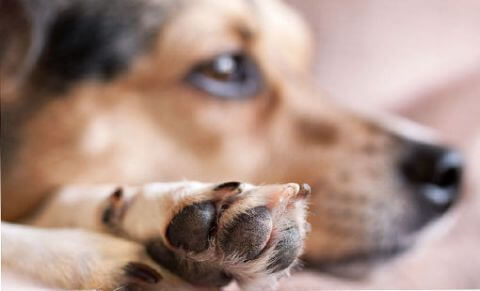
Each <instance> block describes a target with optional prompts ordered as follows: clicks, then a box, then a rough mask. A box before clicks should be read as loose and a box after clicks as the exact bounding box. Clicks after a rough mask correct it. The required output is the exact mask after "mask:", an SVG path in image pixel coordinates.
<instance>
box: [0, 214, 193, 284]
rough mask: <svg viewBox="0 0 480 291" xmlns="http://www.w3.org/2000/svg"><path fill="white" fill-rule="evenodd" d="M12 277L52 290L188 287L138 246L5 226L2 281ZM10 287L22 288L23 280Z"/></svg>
mask: <svg viewBox="0 0 480 291" xmlns="http://www.w3.org/2000/svg"><path fill="white" fill-rule="evenodd" d="M13 275H19V276H20V277H21V278H26V279H28V280H29V282H32V281H33V282H34V283H35V285H38V287H40V286H41V287H47V288H48V287H51V288H66V289H101V290H117V289H118V290H133V289H129V288H137V289H135V290H163V288H167V289H168V288H175V289H177V288H180V289H182V288H184V289H187V288H188V286H187V285H186V284H185V283H182V282H181V281H180V280H179V279H175V278H174V277H173V276H172V275H169V273H168V272H166V271H165V270H164V269H161V268H159V266H158V265H157V264H155V263H154V262H153V261H151V260H150V259H149V258H148V256H147V255H146V254H145V251H144V248H143V246H142V245H140V244H137V243H135V242H131V241H128V240H124V239H121V238H116V237H113V236H110V235H106V234H100V233H92V232H88V231H85V230H78V229H77V230H75V229H67V228H65V229H41V228H36V227H30V226H22V225H16V224H10V223H3V222H2V277H3V278H2V279H3V280H9V278H11V276H13ZM10 281H12V280H10ZM5 284H9V285H12V286H16V288H20V286H21V282H5ZM19 285H20V286H19Z"/></svg>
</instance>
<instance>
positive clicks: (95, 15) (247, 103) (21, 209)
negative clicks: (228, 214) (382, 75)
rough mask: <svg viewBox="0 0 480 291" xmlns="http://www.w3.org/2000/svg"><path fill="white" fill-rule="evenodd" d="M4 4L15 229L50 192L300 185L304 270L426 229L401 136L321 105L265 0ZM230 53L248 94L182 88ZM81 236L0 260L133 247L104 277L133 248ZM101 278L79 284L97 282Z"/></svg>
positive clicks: (60, 236)
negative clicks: (244, 71)
mask: <svg viewBox="0 0 480 291" xmlns="http://www.w3.org/2000/svg"><path fill="white" fill-rule="evenodd" d="M5 2H6V7H7V8H8V12H6V11H7V10H6V9H3V10H4V11H5V12H2V15H1V18H2V20H1V21H2V31H4V32H5V33H2V35H5V39H6V41H5V42H4V43H3V45H2V46H1V47H0V59H1V60H2V71H1V73H2V108H1V110H2V112H1V114H2V116H1V117H2V136H1V139H2V140H1V141H2V190H3V191H2V219H3V220H8V221H18V220H20V219H22V218H25V217H28V215H31V214H32V213H33V211H34V210H35V209H36V208H38V206H39V205H41V204H42V203H49V202H45V201H46V200H45V198H46V197H47V196H50V195H51V194H52V193H55V192H56V191H57V189H58V187H60V186H65V185H73V184H91V185H94V184H97V183H113V184H115V185H127V184H135V185H139V184H144V183H149V182H151V181H176V180H182V179H189V180H200V181H205V182H218V181H228V180H241V181H248V182H251V183H261V184H263V183H286V182H290V181H298V182H302V183H303V182H306V183H309V184H310V185H312V188H313V192H312V197H311V201H310V205H311V206H310V209H311V210H310V215H309V219H308V220H309V223H310V224H311V233H310V234H309V235H308V236H307V239H306V241H305V257H304V258H305V260H306V261H307V262H309V263H312V264H313V265H317V266H319V265H321V266H330V265H334V264H336V263H339V262H349V261H353V260H357V259H362V258H367V257H372V256H373V257H375V256H378V255H380V256H382V255H384V254H386V253H395V252H396V251H398V250H400V249H402V248H403V247H404V246H405V245H406V244H408V243H409V242H410V240H411V238H412V233H414V231H416V230H418V229H419V228H420V227H421V226H423V225H424V224H426V223H427V222H428V221H430V218H431V217H430V216H429V215H428V214H427V215H426V214H425V209H423V208H422V206H421V205H420V204H418V203H417V200H416V198H415V197H414V195H415V194H414V193H413V191H412V190H411V189H410V187H409V185H408V183H406V182H405V181H404V179H403V178H402V177H401V175H400V174H399V170H398V164H399V162H400V160H401V159H402V158H403V157H404V156H405V154H406V153H407V151H408V150H409V148H410V147H411V145H412V143H414V142H413V141H412V139H411V138H410V137H405V136H404V135H402V134H400V132H397V131H392V130H390V129H387V128H386V126H385V123H384V124H380V123H379V122H378V121H377V120H373V119H370V118H367V117H365V115H360V114H357V113H353V111H352V110H347V109H343V108H341V107H340V106H338V105H336V104H334V103H332V102H331V101H328V100H326V99H325V98H324V97H323V96H322V95H323V94H322V93H321V92H320V91H319V90H318V89H316V88H315V87H314V86H313V84H312V80H311V75H310V74H311V72H310V64H311V55H312V51H311V44H310V35H309V33H308V30H307V29H306V28H305V25H304V23H303V22H302V20H301V19H300V18H299V17H298V16H297V15H296V14H295V13H294V12H292V11H291V10H289V9H288V8H287V7H285V6H284V4H282V3H281V2H278V1H271V0H262V1H246V0H235V1H213V0H201V1H200V0H199V1H170V0H164V1H131V0H130V1H129V0H121V1H120V0H119V1H114V2H110V1H103V2H102V1H93V0H88V1H83V0H72V1H69V2H64V1H49V2H48V4H46V3H41V2H38V3H37V2H35V1H28V0H25V1H14V0H8V1H5ZM4 14H5V15H4ZM231 52H234V53H241V54H242V55H246V56H249V57H251V59H252V60H253V62H254V65H255V66H257V67H258V68H259V71H260V73H261V76H257V77H258V79H260V82H261V86H260V87H259V88H258V90H256V92H255V94H251V96H239V98H237V99H238V100H235V99H232V98H225V97H222V96H214V94H209V93H208V90H207V91H205V90H202V89H199V88H198V86H195V85H194V84H193V85H192V82H191V81H190V79H189V78H188V76H189V74H190V72H191V71H192V70H193V69H194V68H198V66H199V64H203V63H204V62H205V61H208V60H210V59H212V58H214V57H215V56H218V55H220V54H224V53H231ZM93 192H95V191H93ZM61 193H63V192H61ZM79 195H83V194H79ZM102 201H103V200H102ZM182 203H183V204H182V206H185V205H187V204H188V203H187V202H182ZM55 211H60V210H59V209H58V208H57V209H56V210H55ZM137 215H138V216H139V217H138V219H139V221H142V219H143V218H142V214H141V213H139V214H137ZM53 217H57V216H55V215H54V216H53ZM72 217H77V216H76V215H73V214H72ZM78 217H83V218H85V216H78ZM165 217H170V218H171V216H168V215H167V214H165ZM72 219H73V220H74V218H72ZM299 219H300V220H301V215H300V216H299ZM38 221H40V220H38ZM38 221H37V223H38V224H39V225H42V223H39V222H38ZM33 223H34V224H35V220H33ZM47 225H51V224H48V223H47ZM56 225H60V226H69V225H75V226H77V224H75V223H72V222H71V221H70V222H68V223H60V224H56ZM140 225H141V223H140ZM3 228H6V230H5V234H4V233H3V232H2V240H3V237H4V236H5V237H8V239H9V241H8V242H3V243H4V244H8V243H9V242H10V240H11V242H10V243H11V244H17V246H20V245H18V242H16V239H15V238H16V237H18V238H19V240H20V241H21V240H28V239H29V234H35V233H37V232H38V233H40V232H41V231H40V230H38V229H34V228H27V229H24V228H23V227H21V226H14V225H7V226H3ZM86 228H89V227H86ZM140 228H141V227H140ZM97 230H98V229H97ZM302 231H303V230H302ZM83 235H84V236H83ZM89 235H90V234H89V233H83V232H82V236H81V237H82V238H81V239H80V240H81V241H83V240H90V238H89ZM91 235H92V237H91V240H92V241H95V243H85V244H83V246H84V247H85V248H86V250H83V248H84V247H83V246H82V243H81V242H79V243H78V245H69V246H68V247H67V246H64V245H62V246H61V247H59V246H58V245H57V244H59V243H60V242H61V241H62V240H75V239H76V238H75V237H78V236H79V234H78V233H75V232H74V231H70V232H69V230H65V231H63V230H62V231H53V230H52V231H46V232H45V233H42V234H39V237H43V238H44V239H43V240H42V239H39V241H37V242H36V244H37V246H36V248H35V252H42V255H37V254H36V253H33V251H32V250H25V249H15V250H14V251H12V252H11V253H8V254H9V255H15V260H27V261H28V264H30V266H31V267H32V268H35V269H36V268H37V267H36V266H37V264H38V265H43V262H42V260H48V257H46V256H47V255H45V253H46V252H47V251H46V250H49V251H48V252H50V250H51V252H54V251H53V250H55V249H60V254H61V255H65V254H66V253H68V254H69V255H68V257H69V258H71V261H69V264H73V263H72V262H73V261H75V260H76V259H77V258H78V257H79V256H81V255H83V254H84V253H85V252H89V253H91V254H94V253H96V252H98V253H102V254H103V249H104V248H105V246H104V244H118V245H119V247H118V249H115V250H113V251H114V252H116V253H115V255H118V254H119V253H122V252H124V249H128V248H131V249H135V251H132V250H125V253H126V254H127V255H126V256H121V257H122V259H121V260H119V261H116V262H115V263H112V264H110V265H112V268H117V267H118V268H120V266H122V264H125V263H126V262H128V261H131V260H132V257H133V255H131V254H132V252H137V249H138V246H137V245H136V244H135V245H129V244H127V242H124V241H118V243H117V240H118V239H114V238H110V237H109V236H108V237H107V236H102V235H99V234H91ZM71 236H73V237H71ZM109 240H111V242H110V241H109ZM21 246H24V245H21ZM42 250H43V251H42ZM2 255H3V254H2ZM97 259H98V258H97ZM137 260H140V259H137ZM141 260H142V261H145V260H147V261H148V260H149V259H148V258H144V257H143V256H142V258H141ZM3 261H4V257H2V264H3ZM100 261H101V260H100ZM120 261H121V262H120ZM59 264H60V263H59ZM92 264H93V263H92ZM106 265H108V264H106ZM63 267H64V268H66V270H69V268H70V267H72V266H71V265H68V264H67V265H66V266H63ZM72 268H73V267H72ZM35 269H33V270H32V271H31V272H30V273H36V272H37V273H38V272H39V270H35ZM92 270H95V271H97V269H92ZM65 272H68V271H65ZM104 275H105V274H104V273H102V274H95V278H94V279H89V280H90V281H89V282H88V284H99V285H101V286H111V285H108V284H107V285H103V284H104V280H106V279H105V277H104ZM162 275H163V276H165V275H164V274H163V273H162ZM40 277H41V276H40ZM42 279H46V278H42ZM47 279H48V278H47ZM68 280H71V278H68V279H67V281H66V282H68ZM108 280H110V278H109V279H108ZM46 281H48V282H50V283H52V281H53V283H58V284H60V285H61V286H64V287H65V286H68V284H67V283H65V282H61V283H59V282H58V281H55V280H46ZM72 281H73V280H72ZM170 281H171V282H173V281H175V280H173V279H172V280H170ZM82 284H83V283H79V285H76V286H82V287H84V286H86V285H88V284H86V283H85V284H84V285H82ZM109 284H110V282H109ZM179 284H180V283H179ZM88 286H92V285H88Z"/></svg>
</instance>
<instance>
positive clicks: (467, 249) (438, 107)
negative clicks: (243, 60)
mask: <svg viewBox="0 0 480 291" xmlns="http://www.w3.org/2000/svg"><path fill="white" fill-rule="evenodd" d="M286 2H288V3H289V4H290V5H292V6H293V7H295V8H296V9H297V10H298V11H299V12H300V13H301V14H302V15H303V16H304V17H305V18H306V20H307V22H308V23H309V24H310V26H311V27H312V28H313V31H314V36H315V45H316V51H315V54H316V59H315V74H316V80H317V82H318V84H319V86H321V87H322V88H324V89H325V90H326V91H327V92H328V93H329V95H330V96H331V97H333V98H335V99H337V100H340V101H345V102H362V103H363V104H365V103H367V104H369V105H370V106H375V107H377V108H380V109H382V110H389V111H392V112H395V113H399V114H401V115H404V116H406V117H409V118H411V119H413V120H415V121H417V122H420V123H422V124H425V125H428V126H430V127H433V128H435V129H437V130H439V131H440V133H441V134H442V135H443V136H444V137H445V138H446V140H447V142H449V143H451V144H452V145H454V146H456V147H459V148H461V149H462V150H463V152H464V155H465V160H466V162H467V179H466V181H465V186H464V192H465V195H464V197H463V201H462V203H460V205H459V207H458V209H457V210H458V211H457V213H456V215H457V217H456V222H455V224H454V226H453V228H451V229H450V230H448V231H447V233H446V235H444V236H443V237H442V239H440V240H432V241H429V242H424V243H423V244H422V245H421V246H420V247H418V248H417V249H416V250H415V251H414V252H411V253H408V254H407V255H405V256H403V257H400V258H399V259H397V260H395V261H393V262H391V263H390V264H388V265H386V266H384V267H382V268H379V269H378V270H377V271H375V272H374V273H373V274H372V275H371V276H370V277H369V278H367V279H366V280H364V281H360V282H351V281H348V280H347V281H345V280H338V279H335V278H333V277H329V276H328V275H324V276H322V277H318V275H314V274H312V273H304V274H301V275H299V276H296V277H294V278H292V279H289V280H285V281H284V283H282V288H283V290H292V288H296V289H298V288H300V289H320V288H321V289H349V288H382V289H391V288H415V289H418V288H428V289H436V288H440V289H444V288H480V277H479V276H478V275H479V274H480V273H479V270H480V251H479V246H480V190H479V189H480V174H479V173H480V1H477V0H402V1H393V0H363V1H351V0H335V1H327V0H295V1H294V0H288V1H286Z"/></svg>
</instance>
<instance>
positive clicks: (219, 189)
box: [129, 182, 310, 286]
mask: <svg viewBox="0 0 480 291" xmlns="http://www.w3.org/2000/svg"><path fill="white" fill-rule="evenodd" d="M177 191H178V193H177V194H178V197H175V198H174V203H173V204H171V206H172V207H173V209H174V211H173V212H172V213H171V216H170V217H171V218H170V219H169V221H168V223H167V224H166V227H165V230H164V231H163V232H162V233H159V234H161V235H158V234H157V235H156V236H155V235H154V236H151V237H150V238H149V239H148V240H146V242H147V251H148V253H149V254H150V256H151V257H152V258H153V259H154V260H155V261H156V262H158V263H159V264H161V265H162V266H164V267H165V268H167V269H169V270H170V271H171V272H173V273H175V274H177V275H179V276H180V277H182V278H183V279H185V280H186V281H188V282H190V283H193V284H196V285H202V286H223V285H226V284H227V283H228V282H229V281H230V280H231V279H236V280H237V281H238V282H240V283H248V282H251V281H254V280H256V279H261V278H265V277H270V278H272V279H276V278H278V277H280V276H281V275H283V274H285V273H287V272H288V270H289V269H290V267H291V266H293V265H295V264H294V263H295V261H296V260H297V258H298V256H299V255H300V254H301V252H302V247H303V240H304V238H305V234H306V230H307V223H306V220H305V216H306V210H305V208H306V199H305V198H306V197H307V196H308V195H309V193H310V189H309V187H308V185H303V186H299V185H298V184H293V183H291V184H283V185H266V186H252V185H249V184H241V183H237V182H229V183H223V184H220V185H213V186H212V185H208V186H205V185H202V186H201V187H193V188H188V189H185V188H184V189H182V188H179V189H177ZM190 194H192V195H190ZM159 197H160V196H159ZM159 199H161V198H159ZM163 201H164V203H165V202H166V200H163ZM170 202H172V201H170ZM154 204H155V203H151V205H154ZM145 206H146V205H145ZM143 210H144V214H145V213H149V210H146V208H143ZM129 211H130V210H129ZM129 215H132V214H129ZM138 215H141V214H140V213H138Z"/></svg>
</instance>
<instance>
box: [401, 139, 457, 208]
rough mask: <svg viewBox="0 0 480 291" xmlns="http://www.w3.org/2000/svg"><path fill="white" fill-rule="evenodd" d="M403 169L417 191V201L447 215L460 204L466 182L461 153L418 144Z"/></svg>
mask: <svg viewBox="0 0 480 291" xmlns="http://www.w3.org/2000/svg"><path fill="white" fill-rule="evenodd" d="M401 169H402V172H403V175H404V176H405V177H406V178H407V180H408V181H409V182H410V183H411V184H413V186H414V187H416V188H417V190H418V191H417V194H416V195H418V196H420V197H417V199H418V200H419V201H420V202H421V203H422V204H423V205H424V206H426V207H428V208H430V209H431V210H433V211H434V212H436V213H443V212H445V211H446V210H447V209H448V208H449V207H450V206H451V205H452V204H453V203H454V202H455V201H456V200H457V198H458V193H459V186H460V182H461V178H462V158H461V155H460V154H459V153H458V152H457V151H454V150H451V149H448V148H445V147H440V146H434V145H429V144H420V143H414V144H412V146H411V147H410V149H409V151H408V153H407V155H406V157H405V158H404V159H403V163H402V167H401Z"/></svg>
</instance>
